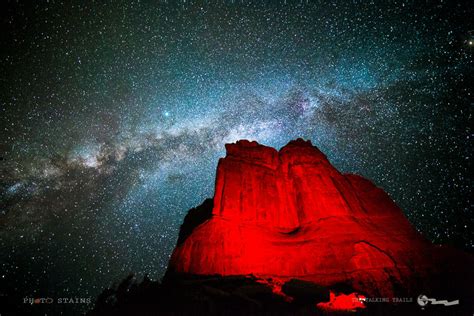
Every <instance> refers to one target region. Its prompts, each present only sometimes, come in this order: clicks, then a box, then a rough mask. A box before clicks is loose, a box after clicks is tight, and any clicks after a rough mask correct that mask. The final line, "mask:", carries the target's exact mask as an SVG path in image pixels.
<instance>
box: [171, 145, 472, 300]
mask: <svg viewBox="0 0 474 316" xmlns="http://www.w3.org/2000/svg"><path fill="white" fill-rule="evenodd" d="M226 151H227V155H226V157H225V158H221V159H220V160H219V163H218V167H217V177H216V184H215V195H214V198H213V200H208V201H207V202H205V203H204V204H203V205H201V206H200V207H197V208H196V209H192V210H191V211H190V212H189V213H188V215H187V217H186V218H185V221H184V223H183V225H182V227H181V232H180V236H179V239H178V244H177V246H176V248H175V249H174V251H173V253H172V256H171V259H170V263H169V267H168V274H169V273H174V274H197V275H222V276H229V275H249V274H251V275H254V276H258V277H261V278H262V279H266V280H288V279H291V278H297V279H301V280H305V281H310V282H314V283H316V284H318V285H321V286H324V287H328V288H330V289H331V288H336V287H338V286H339V287H340V286H345V287H349V288H351V289H352V291H354V292H356V293H362V294H363V295H369V296H377V297H393V296H394V295H401V294H404V295H407V294H412V295H418V294H420V293H418V292H416V291H419V290H420V289H429V288H428V287H429V286H432V283H429V282H430V281H433V280H432V277H431V276H430V275H432V274H433V271H436V270H437V269H440V266H441V265H442V264H441V262H442V261H443V262H445V263H446V262H449V258H450V257H452V256H457V255H458V253H457V252H456V251H457V250H452V249H451V250H446V249H444V248H443V249H441V248H440V247H439V246H435V245H433V244H432V243H431V242H429V241H428V240H426V239H425V238H424V237H423V236H422V235H421V234H420V233H418V232H417V231H416V230H415V229H414V228H413V226H412V225H411V224H410V222H409V221H408V220H407V218H406V217H405V215H404V213H403V212H402V210H401V209H400V208H399V207H398V206H397V205H396V204H395V203H394V202H393V201H392V200H391V198H390V197H389V196H388V194H387V193H385V192H384V191H383V190H382V189H380V188H378V187H377V186H375V185H374V184H373V183H372V182H371V181H369V180H367V179H364V178H363V177H361V176H358V175H354V174H343V173H340V172H339V171H338V170H337V169H335V168H334V167H333V166H332V165H331V163H330V162H329V161H328V159H327V157H326V156H325V155H324V154H323V153H322V152H321V151H320V150H318V149H317V148H316V147H314V146H313V145H312V144H311V142H310V141H304V140H302V139H297V140H294V141H291V142H289V143H288V144H287V145H286V146H284V147H283V148H282V149H281V150H279V151H277V150H275V149H274V148H270V147H266V146H263V145H260V144H258V143H256V142H249V141H246V140H241V141H238V142H237V143H234V144H227V145H226ZM467 258H468V261H469V260H470V262H471V263H472V257H470V256H467ZM438 261H439V262H440V263H439V264H438V265H437V264H435V263H434V262H438ZM443 267H445V265H443ZM448 270H449V269H448ZM448 278H449V275H448ZM461 278H462V277H461ZM471 280H472V278H471Z"/></svg>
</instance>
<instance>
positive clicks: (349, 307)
mask: <svg viewBox="0 0 474 316" xmlns="http://www.w3.org/2000/svg"><path fill="white" fill-rule="evenodd" d="M329 295H330V299H329V302H323V303H318V304H316V306H317V307H318V308H319V309H322V310H325V311H327V312H336V311H356V310H357V309H362V308H366V306H365V304H364V299H365V296H363V295H359V294H357V293H351V294H348V295H346V294H339V295H336V294H335V293H334V292H332V291H331V293H330V294H329Z"/></svg>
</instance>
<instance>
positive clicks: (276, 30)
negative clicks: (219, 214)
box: [0, 1, 474, 296]
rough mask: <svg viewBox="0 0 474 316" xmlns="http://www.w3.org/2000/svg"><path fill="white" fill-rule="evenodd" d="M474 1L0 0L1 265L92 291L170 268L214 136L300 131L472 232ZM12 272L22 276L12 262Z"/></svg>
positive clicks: (22, 288)
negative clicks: (0, 4) (5, 0)
mask: <svg viewBox="0 0 474 316" xmlns="http://www.w3.org/2000/svg"><path fill="white" fill-rule="evenodd" d="M472 13H473V12H472V6H462V5H458V4H448V3H443V2H439V3H437V4H435V5H429V6H428V5H425V4H423V5H420V4H419V3H413V2H412V1H394V2H390V3H385V4H379V5H375V4H371V3H367V2H365V1H364V2H362V1H351V2H347V1H340V2H337V1H336V2H333V3H325V1H322V2H320V3H303V4H301V3H300V2H299V1H298V2H291V1H287V3H286V4H285V3H284V2H280V3H278V4H277V3H275V4H269V3H267V4H258V3H253V2H247V1H243V2H241V3H240V2H239V3H238V4H237V3H235V4H232V3H231V2H229V3H227V2H224V3H221V2H219V3H217V2H216V3H197V2H192V3H184V2H179V3H178V4H167V3H165V2H157V3H155V4H147V3H141V2H130V3H129V2H124V3H120V4H117V3H115V2H114V3H111V2H100V3H91V4H84V3H81V2H78V3H74V4H73V3H63V2H61V1H55V2H54V3H53V2H51V3H45V4H39V3H38V4H35V5H33V6H31V7H30V6H28V5H27V4H26V3H19V4H17V3H9V5H8V9H7V10H6V11H5V13H4V15H3V16H2V19H1V23H2V30H4V34H6V35H4V36H3V37H2V47H4V49H2V52H1V60H2V63H1V70H2V71H1V73H2V85H1V104H2V116H1V120H2V127H3V131H2V134H1V138H2V152H3V154H2V157H3V160H2V177H1V188H2V207H1V214H0V216H1V217H0V229H1V230H0V236H1V238H0V248H1V249H0V250H1V253H2V254H6V255H4V256H2V258H1V259H0V260H1V261H0V262H1V271H2V275H0V277H1V278H2V280H4V281H5V282H6V283H5V284H7V285H8V286H7V291H8V293H7V294H11V293H17V294H18V293H19V294H18V295H20V296H22V295H33V294H34V293H37V292H38V291H39V289H43V290H46V291H47V292H48V293H49V294H50V295H51V296H53V295H76V294H78V295H79V294H80V295H81V296H87V295H96V294H97V293H98V292H100V290H101V289H102V288H103V287H104V286H106V285H108V284H109V283H111V282H113V281H115V280H118V279H120V278H122V277H124V276H125V275H126V274H128V272H130V271H133V272H136V273H138V274H144V273H148V274H150V275H151V276H152V277H154V278H158V277H160V276H161V274H162V273H163V272H164V269H165V268H166V265H167V263H168V260H169V256H170V253H171V250H172V248H173V246H174V244H175V241H176V238H177V230H178V227H179V225H180V223H181V222H182V219H183V217H184V214H185V212H186V211H187V210H188V209H189V208H191V207H194V206H196V205H198V204H200V203H201V202H202V201H203V200H204V199H205V198H206V197H210V196H212V194H213V188H214V176H215V168H216V164H217V159H218V158H219V157H221V156H222V155H223V154H224V144H225V143H228V142H235V141H236V140H238V139H242V138H246V139H252V140H257V141H258V142H260V143H262V144H266V145H269V146H273V147H276V148H279V147H281V146H283V145H285V144H286V143H287V142H288V141H289V140H291V139H295V138H297V137H303V138H307V139H311V140H312V142H313V143H314V144H315V145H317V146H318V147H319V148H320V149H321V150H322V151H323V152H324V153H325V154H326V155H327V156H328V158H329V159H330V161H331V162H332V163H333V164H334V165H335V166H336V167H337V168H338V169H339V170H342V171H346V172H354V173H359V174H362V175H364V176H365V177H367V178H369V179H372V180H373V181H374V182H375V183H376V184H377V185H379V186H381V187H383V188H384V190H386V191H387V192H388V193H389V194H390V195H391V196H392V197H393V199H394V200H395V201H396V202H397V203H398V204H399V205H400V206H401V208H402V209H403V210H404V211H405V213H406V215H407V216H408V218H409V219H410V221H411V222H412V223H413V224H414V225H415V226H416V227H417V229H418V230H420V231H421V232H422V233H423V234H424V235H425V236H427V237H428V238H429V239H431V240H433V241H434V242H443V243H451V244H454V245H456V246H458V247H462V248H467V249H472V247H473V236H472V233H471V232H472V230H473V229H472V228H473V223H472V216H471V215H470V205H471V204H472V201H471V200H470V197H469V196H470V194H469V193H470V185H469V184H470V178H469V177H468V174H469V172H468V171H469V169H470V165H471V158H472V156H471V153H472V145H471V134H472V131H471V129H470V126H471V124H470V123H471V116H472V110H471V109H472V107H471V106H470V104H471V102H472V94H471V91H470V89H471V87H470V86H469V84H468V83H469V82H472V81H473V80H472V79H473V78H472V74H473V73H474V72H473V63H472V45H470V44H469V41H470V40H472V36H473V34H472V31H471V30H472V29H473V28H472V25H470V24H469V22H468V21H469V20H468V17H470V16H472ZM19 280H20V281H19Z"/></svg>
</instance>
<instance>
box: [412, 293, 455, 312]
mask: <svg viewBox="0 0 474 316" xmlns="http://www.w3.org/2000/svg"><path fill="white" fill-rule="evenodd" d="M416 301H417V303H418V305H420V306H421V308H422V309H424V307H425V306H426V305H428V304H431V305H444V306H452V305H458V304H459V300H455V301H451V302H448V301H447V300H440V301H438V300H437V299H435V298H428V297H427V296H426V295H424V294H421V295H419V296H418V299H417V300H416Z"/></svg>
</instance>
